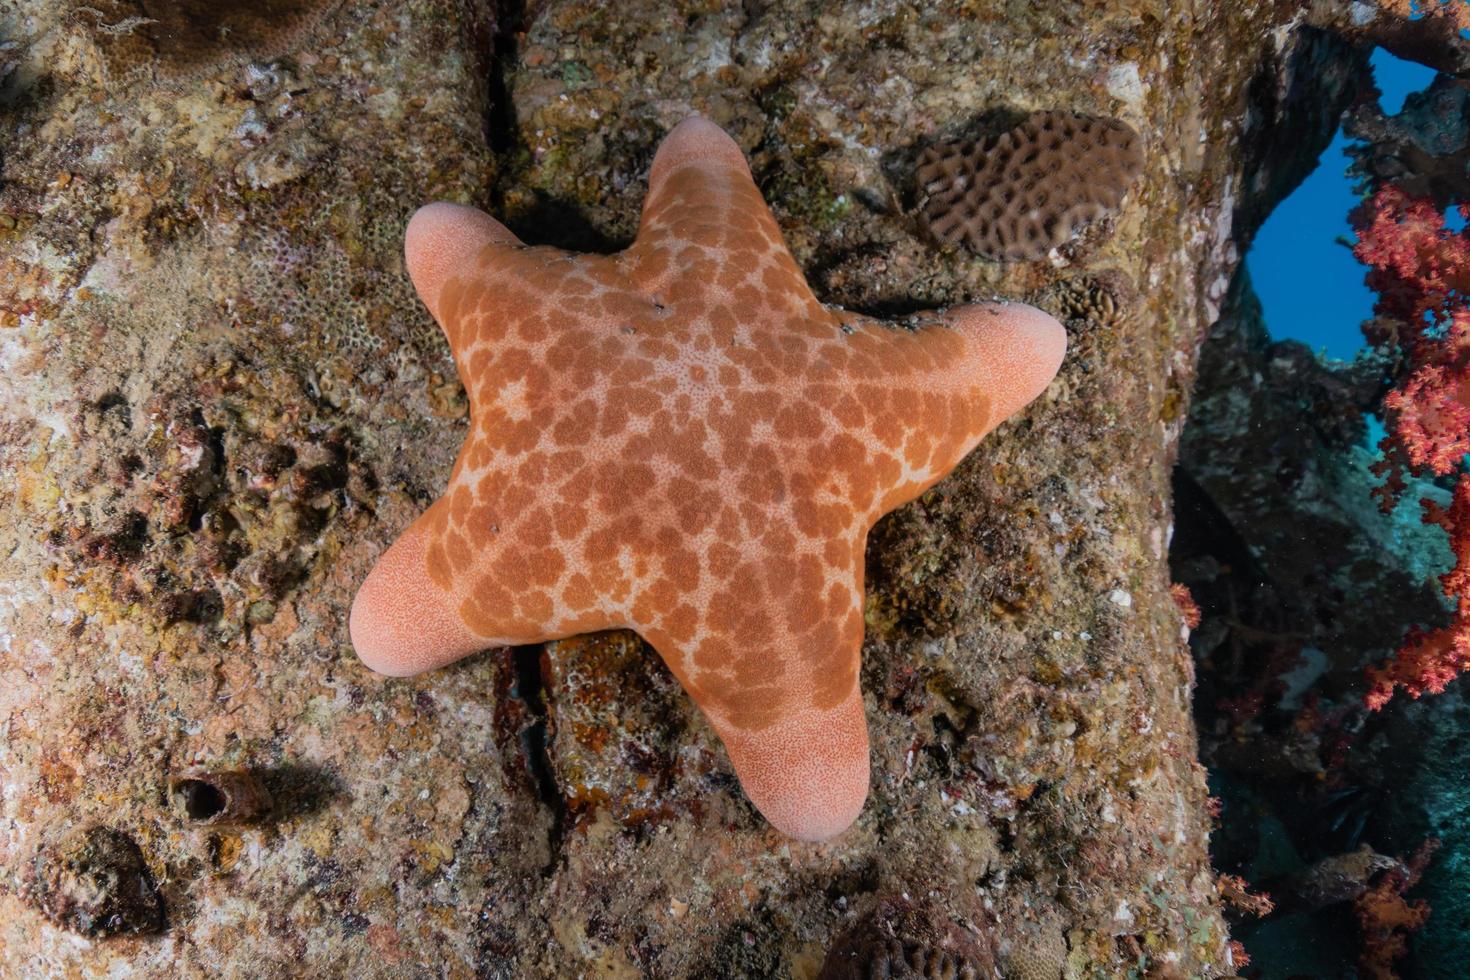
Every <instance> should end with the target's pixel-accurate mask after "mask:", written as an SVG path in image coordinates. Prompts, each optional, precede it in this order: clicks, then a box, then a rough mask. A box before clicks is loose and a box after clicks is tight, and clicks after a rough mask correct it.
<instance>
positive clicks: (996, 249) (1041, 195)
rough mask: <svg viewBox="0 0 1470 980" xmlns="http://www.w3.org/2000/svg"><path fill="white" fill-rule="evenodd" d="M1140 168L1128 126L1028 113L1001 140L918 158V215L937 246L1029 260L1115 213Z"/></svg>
mask: <svg viewBox="0 0 1470 980" xmlns="http://www.w3.org/2000/svg"><path fill="white" fill-rule="evenodd" d="M1142 169H1143V148H1142V147H1141V146H1140V145H1139V140H1138V134H1137V133H1135V132H1134V131H1133V129H1132V127H1130V126H1129V125H1128V124H1127V123H1124V122H1120V121H1118V120H1116V119H1100V118H1096V117H1093V116H1084V115H1080V114H1077V113H1072V112H1036V113H1033V114H1032V115H1030V116H1029V117H1027V118H1026V119H1025V120H1024V121H1022V122H1021V123H1020V124H1019V125H1017V126H1016V127H1015V128H1013V129H1010V130H1007V131H1006V132H1004V133H999V134H996V135H992V136H989V137H986V138H985V139H981V140H959V141H954V142H949V143H941V144H939V145H937V146H932V147H930V148H929V149H927V150H925V151H924V153H923V155H922V156H920V158H919V168H918V173H917V177H918V183H919V189H920V192H921V193H922V194H923V195H924V202H923V205H922V207H921V209H920V213H921V215H922V217H923V219H924V223H925V225H926V226H927V227H928V229H929V232H930V234H932V235H933V236H934V237H935V238H936V239H938V240H939V241H941V242H944V243H947V244H964V245H965V246H966V247H968V248H969V249H970V250H971V251H974V252H977V253H979V254H980V255H983V256H985V257H987V258H991V259H997V260H999V261H1002V262H1023V261H1031V260H1035V259H1040V258H1043V257H1044V256H1045V255H1046V254H1047V253H1048V252H1050V251H1051V250H1052V249H1053V248H1057V247H1059V246H1061V245H1065V244H1066V243H1067V242H1069V241H1071V240H1072V239H1073V238H1074V237H1076V236H1077V235H1078V234H1079V233H1080V232H1081V231H1083V230H1084V229H1085V228H1086V227H1087V226H1088V225H1091V224H1093V223H1094V222H1096V221H1099V220H1101V219H1102V218H1105V217H1108V216H1109V215H1112V214H1114V213H1116V212H1117V210H1118V208H1119V207H1120V206H1121V205H1122V203H1123V198H1124V197H1125V196H1126V195H1127V193H1128V189H1129V188H1130V187H1131V186H1132V185H1133V182H1134V181H1135V180H1136V179H1137V178H1138V175H1139V173H1140V171H1142Z"/></svg>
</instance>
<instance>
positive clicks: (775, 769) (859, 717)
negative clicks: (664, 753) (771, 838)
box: [715, 685, 869, 841]
mask: <svg viewBox="0 0 1470 980" xmlns="http://www.w3.org/2000/svg"><path fill="white" fill-rule="evenodd" d="M715 730H716V731H717V732H718V733H719V735H720V740H721V741H723V742H724V743H725V750H726V751H727V752H728V753H729V754H730V762H731V763H732V764H733V765H734V767H735V773H736V775H738V776H739V777H740V785H741V787H743V788H744V790H745V793H746V795H747V796H748V797H750V801H751V802H752V803H754V804H755V807H756V809H757V810H759V811H760V812H761V814H762V815H763V816H765V818H766V819H767V820H769V821H770V822H771V825H772V826H774V827H775V828H776V829H777V830H779V831H781V833H783V834H786V835H787V836H788V837H795V838H796V839H797V840H804V841H824V840H829V839H831V838H833V837H836V836H837V835H838V834H840V833H842V832H843V831H844V830H846V829H847V828H848V827H850V826H852V823H853V821H854V820H856V819H857V817H858V814H859V813H861V812H862V809H863V803H864V802H865V801H866V800H867V798H868V779H869V769H868V725H867V721H866V718H865V717H864V714H863V699H862V694H861V692H860V691H859V690H858V688H857V686H856V685H854V686H853V689H852V693H851V694H849V695H848V697H847V698H846V699H845V700H843V702H842V703H841V704H839V705H837V707H835V708H833V709H831V710H829V711H820V710H816V709H807V710H805V711H802V712H799V713H797V714H794V715H791V716H789V717H787V718H785V719H783V720H782V721H780V722H778V723H776V724H775V725H772V726H770V727H768V728H763V729H760V730H758V731H748V730H741V729H736V728H731V727H729V726H725V725H721V724H718V723H716V724H715Z"/></svg>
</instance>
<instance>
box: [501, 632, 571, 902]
mask: <svg viewBox="0 0 1470 980" xmlns="http://www.w3.org/2000/svg"><path fill="white" fill-rule="evenodd" d="M510 656H511V666H512V669H513V671H514V685H513V686H512V687H511V689H510V696H511V697H513V698H516V699H517V700H519V701H520V702H521V703H522V704H524V705H525V706H526V710H527V711H528V712H530V715H531V717H532V718H533V719H534V720H533V721H531V723H530V724H528V725H526V726H525V727H524V728H523V729H521V738H520V741H521V751H522V752H523V753H525V760H526V769H527V771H528V773H529V774H530V776H531V779H532V781H533V782H534V783H535V786H536V794H537V796H538V797H539V798H540V799H541V802H542V803H544V804H546V806H547V808H548V809H550V810H551V830H550V832H549V834H548V841H547V847H548V850H549V851H550V858H549V860H548V861H547V865H546V869H545V870H546V872H547V873H550V872H551V870H552V869H553V868H555V867H556V865H557V863H558V862H559V861H560V859H561V842H562V835H563V833H564V830H565V827H566V817H567V805H566V799H565V797H563V796H562V792H561V787H560V786H559V785H558V784H557V781H556V772H555V770H553V769H552V766H551V754H550V742H551V724H552V719H551V714H550V711H549V710H548V708H547V705H546V699H545V697H544V692H545V690H546V682H545V678H544V676H543V673H542V663H543V660H544V658H545V656H546V648H545V647H544V646H540V645H537V646H525V647H514V648H512V650H511V652H510Z"/></svg>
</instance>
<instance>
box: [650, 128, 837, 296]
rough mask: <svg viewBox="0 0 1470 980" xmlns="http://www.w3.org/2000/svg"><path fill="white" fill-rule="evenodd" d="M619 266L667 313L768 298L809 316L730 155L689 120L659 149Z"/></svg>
mask: <svg viewBox="0 0 1470 980" xmlns="http://www.w3.org/2000/svg"><path fill="white" fill-rule="evenodd" d="M621 262H622V265H623V267H624V269H625V270H626V272H627V274H628V275H629V277H630V279H631V280H632V281H633V282H634V283H635V284H636V285H637V286H638V287H639V288H640V289H642V290H643V292H644V293H646V294H648V295H650V296H653V297H655V299H657V300H658V301H659V302H661V303H667V304H668V305H669V306H670V307H671V312H674V313H676V314H677V313H678V312H679V306H680V304H681V303H687V304H689V307H690V309H692V310H699V311H705V310H707V308H708V307H709V305H710V304H711V302H714V303H715V304H716V305H718V304H719V303H721V302H729V303H731V304H734V305H736V306H743V307H750V306H753V305H755V304H756V303H758V302H760V301H762V300H763V299H765V300H771V299H772V298H773V297H774V298H776V299H785V300H788V301H789V302H790V303H791V304H792V308H793V309H796V308H800V309H804V310H807V311H811V310H816V309H819V307H818V304H817V302H816V300H815V299H814V298H813V297H812V296H811V291H810V290H809V289H807V287H806V280H805V279H804V278H803V277H802V274H801V270H800V268H798V266H797V265H796V262H795V260H794V259H792V257H791V255H790V253H789V252H788V251H787V249H786V245H785V242H784V241H783V239H782V237H781V229H780V228H779V227H778V226H777V224H776V219H775V218H774V217H773V216H772V215H771V210H770V208H768V207H767V206H766V202H765V198H764V197H762V196H761V192H760V189H759V188H757V187H756V185H755V180H754V179H753V178H752V177H751V174H750V167H749V165H748V164H747V163H746V162H745V156H744V154H742V153H741V152H740V147H739V146H737V145H736V143H735V141H734V140H732V139H731V138H730V137H729V136H728V135H726V134H725V131H724V130H722V129H720V127H718V126H716V125H715V124H714V123H712V122H710V121H708V120H706V119H701V118H699V117H697V116H696V117H694V118H691V119H686V120H684V121H683V122H682V123H680V124H679V125H678V126H675V127H674V129H673V130H672V131H671V132H670V133H669V135H668V136H667V137H665V138H664V141H663V143H661V144H660V145H659V148H658V152H657V153H656V154H655V155H654V158H653V165H652V167H651V168H650V170H649V175H648V196H647V197H646V198H645V199H644V202H643V217H642V220H641V221H640V223H639V226H638V237H637V240H636V241H635V242H634V243H633V244H632V245H631V246H630V247H629V248H628V249H627V250H626V251H624V252H623V253H622V256H621Z"/></svg>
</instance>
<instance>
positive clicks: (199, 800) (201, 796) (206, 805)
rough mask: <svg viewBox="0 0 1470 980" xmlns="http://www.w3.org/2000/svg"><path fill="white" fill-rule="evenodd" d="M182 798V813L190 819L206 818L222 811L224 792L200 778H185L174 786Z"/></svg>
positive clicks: (224, 803)
mask: <svg viewBox="0 0 1470 980" xmlns="http://www.w3.org/2000/svg"><path fill="white" fill-rule="evenodd" d="M174 792H175V793H177V794H179V795H180V796H182V797H183V799H184V813H186V814H188V817H189V819H190V820H208V819H209V818H210V817H214V816H218V815H219V814H220V813H221V812H223V811H224V808H225V805H226V803H227V802H228V801H227V800H226V799H225V794H224V793H221V792H220V791H219V790H218V789H216V788H215V787H213V786H211V785H209V784H208V783H206V782H204V781H203V780H201V779H185V780H182V781H181V782H180V783H179V784H178V786H176V787H175V788H174Z"/></svg>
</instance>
